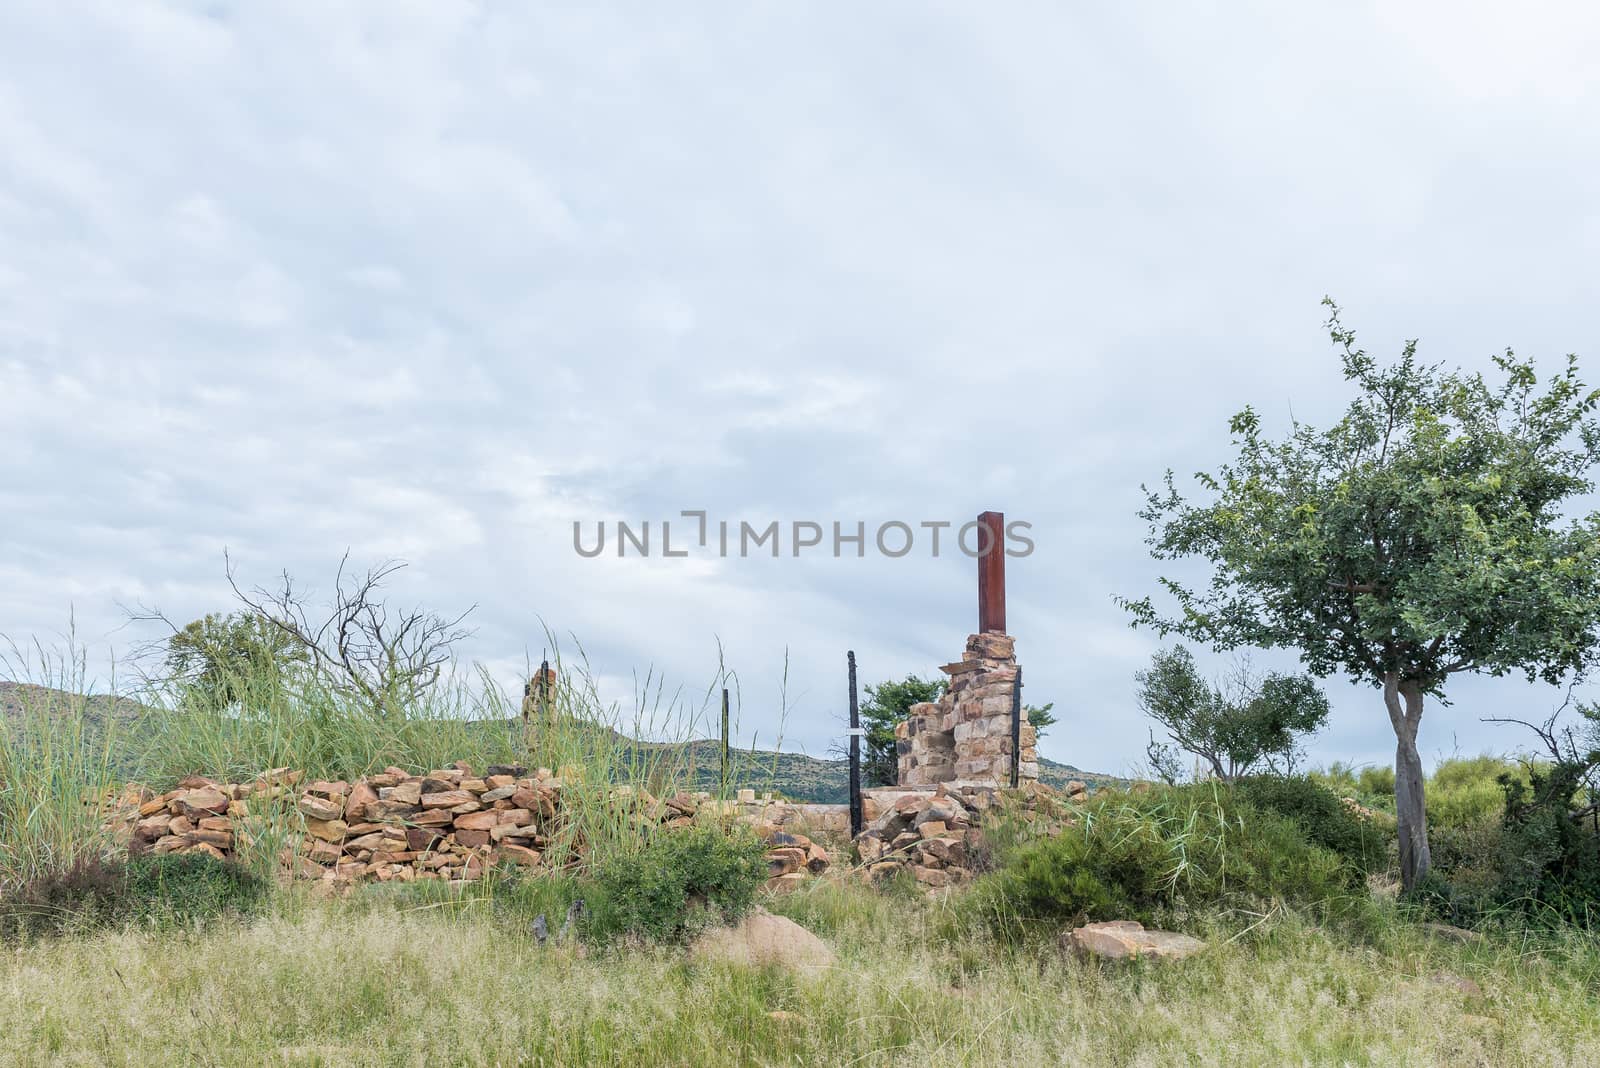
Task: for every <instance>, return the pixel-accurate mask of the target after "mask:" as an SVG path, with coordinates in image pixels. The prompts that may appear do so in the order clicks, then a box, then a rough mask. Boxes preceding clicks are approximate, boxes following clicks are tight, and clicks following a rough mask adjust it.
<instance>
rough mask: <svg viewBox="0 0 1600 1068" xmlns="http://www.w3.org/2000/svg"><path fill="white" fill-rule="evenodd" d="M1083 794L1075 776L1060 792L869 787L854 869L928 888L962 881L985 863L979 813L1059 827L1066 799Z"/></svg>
mask: <svg viewBox="0 0 1600 1068" xmlns="http://www.w3.org/2000/svg"><path fill="white" fill-rule="evenodd" d="M1087 792H1088V788H1087V787H1086V786H1085V785H1084V784H1083V783H1081V782H1077V781H1074V782H1071V783H1068V784H1067V792H1066V793H1065V794H1061V793H1058V792H1057V791H1055V790H1053V789H1051V788H1050V787H1048V786H1044V785H1041V784H1039V783H1036V782H1030V783H1027V784H1026V785H1024V786H1023V787H1021V788H1019V789H996V788H994V787H989V786H982V785H960V786H957V785H955V784H949V783H940V784H939V785H938V786H936V787H933V788H932V789H915V788H904V787H901V788H894V789H883V790H877V791H874V794H873V798H872V800H873V802H874V803H873V805H872V806H871V807H870V809H869V812H868V813H867V814H868V815H869V816H870V817H872V819H871V822H870V823H869V824H868V825H867V827H866V828H865V829H864V830H863V831H862V832H861V834H860V835H858V836H857V837H856V840H855V846H856V855H857V857H858V858H859V859H860V862H861V869H860V870H861V871H862V872H863V873H864V875H865V877H866V878H868V879H869V880H871V881H873V882H879V881H882V880H885V879H889V878H893V877H894V876H897V875H899V874H901V873H902V872H905V873H909V874H910V876H911V877H912V878H913V879H915V880H916V881H917V882H918V883H921V884H922V885H923V886H926V887H929V888H939V887H944V886H953V885H956V884H959V883H964V882H967V881H968V880H970V879H972V878H973V877H974V876H976V875H978V874H980V873H982V871H984V870H985V869H986V867H987V865H988V846H987V843H986V842H985V840H984V835H983V830H982V828H981V827H980V826H979V825H980V824H981V822H982V821H983V818H984V817H985V815H986V814H988V813H990V812H991V811H992V810H995V809H1000V808H1004V809H1006V810H1007V811H1009V812H1013V813H1015V814H1016V816H1017V817H1018V818H1020V819H1023V820H1027V821H1032V820H1036V819H1041V818H1042V819H1046V820H1050V821H1053V822H1052V826H1054V827H1059V826H1060V823H1061V822H1062V821H1064V820H1069V819H1070V818H1071V816H1070V811H1069V806H1070V803H1072V802H1076V801H1078V800H1080V799H1082V798H1083V797H1085V796H1087Z"/></svg>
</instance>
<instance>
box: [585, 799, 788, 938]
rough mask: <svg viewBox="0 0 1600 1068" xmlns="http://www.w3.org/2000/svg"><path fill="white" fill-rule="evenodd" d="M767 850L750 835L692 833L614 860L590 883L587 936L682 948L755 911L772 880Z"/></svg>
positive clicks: (712, 830)
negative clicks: (680, 943)
mask: <svg viewBox="0 0 1600 1068" xmlns="http://www.w3.org/2000/svg"><path fill="white" fill-rule="evenodd" d="M765 853H766V847H765V846H764V845H763V843H762V842H761V840H760V839H759V838H757V837H756V836H755V835H754V834H753V833H751V832H750V831H749V830H748V829H745V828H742V827H736V828H732V829H730V830H722V829H720V828H717V827H691V828H688V829H685V830H680V831H673V832H668V833H665V834H661V835H658V836H656V837H655V838H653V839H651V840H650V841H649V842H648V843H647V844H646V845H645V846H644V847H643V848H642V849H640V850H639V851H637V852H634V853H624V854H618V855H615V856H612V857H608V858H607V859H605V860H604V861H602V862H601V863H600V865H599V866H598V868H597V869H596V870H595V872H594V875H593V878H592V879H589V880H585V881H584V885H583V891H584V892H585V902H586V904H587V905H588V918H587V922H586V923H585V925H584V933H585V935H586V936H587V937H589V938H590V939H592V940H595V941H608V940H610V939H612V938H615V937H618V936H622V935H634V936H640V937H644V938H649V939H655V940H660V941H676V940H680V939H682V938H683V937H685V936H687V935H689V934H692V933H693V932H694V931H696V930H698V929H700V928H702V927H705V926H707V925H709V924H711V923H715V922H719V921H725V920H735V919H738V918H739V917H740V916H742V915H744V913H745V912H746V911H748V909H749V908H750V903H751V901H752V900H753V899H754V897H755V892H756V889H757V888H758V887H759V886H760V885H761V884H762V883H763V882H764V881H765V880H766V878H767V874H768V873H767V862H766V857H765Z"/></svg>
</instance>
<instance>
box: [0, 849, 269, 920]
mask: <svg viewBox="0 0 1600 1068" xmlns="http://www.w3.org/2000/svg"><path fill="white" fill-rule="evenodd" d="M269 889H270V887H269V885H268V883H267V882H266V880H264V879H262V878H261V877H260V876H258V875H256V874H255V873H253V872H251V871H249V870H248V869H246V868H243V867H241V866H239V865H237V864H232V863H228V862H225V861H219V860H216V859H214V858H212V857H208V856H205V855H202V854H170V855H167V856H152V855H148V854H147V855H143V856H134V857H128V858H120V857H119V858H102V857H93V858H87V859H84V860H80V861H79V862H78V863H76V864H74V865H73V866H72V867H70V868H66V869H64V870H61V871H57V872H54V873H51V874H49V875H44V876H40V877H38V878H35V879H33V880H31V881H29V882H27V883H24V884H22V885H21V886H20V887H18V888H17V889H16V890H14V891H13V892H12V893H10V894H8V895H7V896H6V897H5V898H4V900H0V934H3V935H4V936H6V937H20V938H33V937H39V936H42V935H54V934H66V933H71V932H78V931H84V930H92V929H95V928H107V927H123V926H130V925H132V926H159V927H188V926H191V925H193V924H195V923H199V922H202V921H205V920H209V919H212V918H214V917H217V916H220V915H223V914H225V913H235V914H239V915H246V914H249V913H252V912H254V911H256V910H257V909H258V908H259V907H260V906H261V904H262V903H263V902H264V901H265V900H266V897H267V893H268V890H269Z"/></svg>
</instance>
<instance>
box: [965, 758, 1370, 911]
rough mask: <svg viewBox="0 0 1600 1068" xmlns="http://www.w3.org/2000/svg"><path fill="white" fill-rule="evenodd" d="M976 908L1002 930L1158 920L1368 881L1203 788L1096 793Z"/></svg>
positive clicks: (980, 897)
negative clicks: (1074, 818) (1071, 821)
mask: <svg viewBox="0 0 1600 1068" xmlns="http://www.w3.org/2000/svg"><path fill="white" fill-rule="evenodd" d="M1002 859H1003V862H1004V866H1003V867H1002V868H1001V869H1000V870H998V871H996V872H994V873H993V874H991V875H988V876H985V877H984V878H983V879H981V880H980V881H979V882H978V884H977V885H976V888H975V893H974V896H973V901H974V904H975V906H976V907H977V908H978V910H979V912H980V914H981V915H982V916H983V917H984V918H985V919H986V920H987V921H988V922H989V923H990V924H992V925H993V926H995V927H997V928H998V929H999V930H1000V931H1001V932H1003V933H1008V934H1014V933H1017V932H1018V931H1020V930H1021V929H1023V928H1025V927H1027V926H1030V925H1033V924H1038V923H1044V924H1049V925H1057V924H1069V923H1081V922H1085V921H1094V920H1111V919H1136V920H1141V921H1145V922H1151V921H1155V920H1157V919H1158V918H1159V917H1160V916H1162V915H1163V914H1169V913H1172V912H1178V911H1185V910H1189V909H1194V908H1202V907H1210V906H1217V905H1227V904H1230V903H1239V904H1243V903H1256V902H1260V901H1263V900H1273V899H1286V900H1293V901H1298V902H1305V903H1315V902H1323V901H1328V900H1330V899H1342V898H1344V897H1345V896H1346V895H1347V894H1348V893H1349V892H1350V891H1351V890H1352V889H1353V888H1355V887H1356V886H1358V885H1359V883H1360V881H1361V873H1360V871H1359V869H1357V868H1356V867H1355V866H1353V865H1351V864H1349V863H1346V862H1345V861H1344V860H1342V859H1341V858H1340V857H1339V855H1338V854H1336V853H1334V852H1333V851H1331V850H1328V849H1325V848H1323V847H1321V846H1317V845H1313V844H1311V843H1310V842H1308V841H1307V839H1306V836H1305V833H1304V832H1303V831H1302V830H1301V829H1300V826H1299V825H1298V824H1297V823H1296V822H1294V821H1293V820H1290V819H1288V818H1286V817H1283V816H1279V815H1277V814H1275V813H1272V812H1265V811H1261V810H1260V809H1258V808H1256V807H1254V806H1252V805H1248V804H1245V803H1243V802H1242V801H1240V800H1239V798H1238V797H1237V796H1236V795H1235V794H1234V793H1233V792H1232V791H1231V790H1230V789H1229V788H1228V787H1226V786H1224V785H1221V784H1217V783H1202V784H1197V785H1191V786H1181V787H1171V788H1165V789H1156V790H1151V791H1149V792H1148V793H1144V794H1113V795H1106V796H1103V797H1097V798H1096V799H1095V800H1093V801H1091V802H1089V803H1088V804H1087V805H1085V806H1084V808H1083V810H1082V812H1081V814H1080V816H1079V818H1078V821H1077V823H1076V824H1073V825H1069V826H1066V827H1063V828H1062V829H1061V831H1060V834H1059V835H1057V836H1056V837H1049V838H1039V839H1035V840H1033V841H1029V842H1026V843H1024V844H1021V845H1019V846H1017V847H1016V848H1015V849H1013V850H1010V851H1009V853H1008V855H1006V856H1005V857H1003V858H1002Z"/></svg>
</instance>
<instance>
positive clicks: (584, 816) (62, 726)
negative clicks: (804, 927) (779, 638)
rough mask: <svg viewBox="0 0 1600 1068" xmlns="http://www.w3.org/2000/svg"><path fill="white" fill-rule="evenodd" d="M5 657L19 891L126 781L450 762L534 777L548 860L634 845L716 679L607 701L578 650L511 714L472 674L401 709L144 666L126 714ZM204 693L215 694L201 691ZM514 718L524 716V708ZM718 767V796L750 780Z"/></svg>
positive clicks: (296, 684) (7, 842) (93, 845)
mask: <svg viewBox="0 0 1600 1068" xmlns="http://www.w3.org/2000/svg"><path fill="white" fill-rule="evenodd" d="M27 652H28V654H29V655H26V656H25V655H23V651H22V650H19V649H17V648H15V647H13V649H12V651H11V654H10V656H9V658H8V660H7V661H6V663H5V664H4V666H5V668H6V669H7V670H6V672H5V674H7V675H9V676H11V677H13V678H15V679H18V680H25V681H28V682H30V683H35V684H36V685H35V686H34V687H33V688H31V689H28V690H26V691H24V692H25V694H26V695H27V696H28V697H29V698H30V699H29V700H28V701H26V702H25V705H26V707H25V708H23V709H22V710H21V711H20V712H19V713H18V714H16V715H13V716H7V717H4V718H3V722H0V785H3V786H4V787H5V788H4V789H3V790H0V880H11V881H16V880H22V879H27V878H29V877H32V876H35V875H38V874H40V873H42V872H45V871H49V870H60V869H62V868H64V867H67V866H69V865H70V864H71V863H72V862H73V861H74V860H75V859H76V858H77V857H79V856H81V855H83V854H84V853H86V852H93V851H96V850H101V849H104V848H105V847H106V842H105V837H104V835H103V834H102V833H101V827H100V824H101V822H102V819H103V808H101V807H98V806H96V805H95V804H94V803H93V802H94V801H95V800H97V799H100V798H103V797H104V796H105V795H106V794H107V793H108V791H110V790H112V789H113V788H114V787H115V786H117V785H120V783H122V782H126V781H130V780H133V781H138V782H140V783H143V784H145V785H147V786H149V787H151V788H153V789H156V790H164V789H168V788H170V787H172V786H173V785H175V784H176V783H177V782H178V781H180V780H181V779H183V778H184V777H186V776H189V775H203V776H207V777H209V778H213V779H216V780H218V781H222V782H245V781H249V780H251V779H253V778H255V777H256V776H257V775H259V774H261V773H262V772H264V771H268V770H270V769H275V768H291V769H294V770H297V771H300V772H302V773H304V774H305V775H306V776H307V777H308V778H309V779H344V780H347V781H354V780H355V779H358V778H360V777H362V776H364V775H368V774H371V773H373V772H376V771H380V770H382V769H384V768H387V767H398V768H401V769H403V770H405V771H407V772H411V773H421V772H427V771H430V770H434V769H437V768H444V767H449V766H451V765H452V764H454V763H456V762H457V761H465V762H466V763H467V764H469V765H471V766H472V767H473V769H474V770H476V771H478V772H479V773H480V774H481V773H482V772H483V771H484V769H485V768H486V767H488V766H489V765H492V764H507V765H510V764H518V765H523V766H525V767H528V768H529V769H539V768H548V769H551V771H553V772H554V773H555V774H557V775H558V776H559V777H560V779H561V781H562V808H563V813H564V820H563V824H562V830H561V833H560V834H558V835H557V836H556V837H555V839H554V840H553V842H552V844H551V850H550V855H549V859H550V860H551V862H553V863H556V864H562V863H566V862H568V861H571V860H574V859H582V860H583V861H584V862H586V863H592V862H599V861H601V860H603V859H605V858H606V857H610V856H613V855H616V854H619V853H623V854H626V853H631V852H635V851H637V850H640V849H642V848H644V847H645V846H646V845H647V844H648V841H649V839H650V837H651V835H652V833H653V829H654V828H655V827H656V825H657V824H658V822H659V821H658V820H657V819H656V818H655V813H654V812H653V811H651V810H652V808H653V804H654V799H659V798H662V797H664V796H670V795H671V794H673V793H676V792H678V791H680V790H684V789H690V788H692V786H693V783H694V781H695V772H696V769H695V767H694V765H693V763H692V761H693V759H694V750H693V747H689V746H684V745H682V744H681V743H685V742H688V741H689V740H690V739H692V738H694V737H696V736H697V735H700V734H702V733H703V728H704V726H705V725H706V724H708V723H709V722H710V713H711V711H712V709H713V708H714V707H715V705H716V704H717V699H718V698H719V696H720V690H721V685H722V683H723V682H724V681H725V680H727V679H729V678H731V677H732V676H731V673H730V672H728V671H727V670H726V668H719V671H718V675H717V678H716V679H714V680H713V683H712V685H711V686H709V687H707V689H706V690H705V691H704V692H703V693H702V694H698V695H688V696H686V694H685V692H684V690H683V689H682V688H678V689H669V688H668V687H667V685H666V683H665V682H664V680H663V679H662V678H661V676H660V675H659V674H658V673H656V672H654V671H651V672H647V673H646V674H645V675H644V676H643V677H642V678H636V680H635V684H634V693H633V695H632V699H631V702H629V703H624V702H620V701H607V700H605V699H604V698H603V697H602V694H601V687H600V684H599V682H598V680H597V678H596V676H595V674H594V672H593V671H592V670H591V668H590V665H589V662H588V660H587V657H586V656H585V655H584V654H583V651H582V649H581V647H579V649H578V650H577V655H576V656H575V658H573V659H571V660H567V659H565V658H563V657H562V656H561V654H560V650H559V648H558V649H557V651H556V655H555V657H554V663H553V667H554V669H555V672H556V683H555V685H554V686H553V688H551V690H550V692H549V694H548V700H544V701H539V702H536V703H535V704H534V706H533V707H531V708H527V709H525V708H524V704H525V702H524V700H523V696H522V695H521V694H512V693H508V692H507V691H506V690H505V688H504V687H503V686H501V685H500V684H499V683H498V682H497V681H496V680H495V679H494V678H492V677H491V676H490V674H489V673H488V672H487V671H485V670H482V669H481V668H471V669H467V668H459V669H458V670H455V671H452V672H450V673H448V674H446V675H445V676H444V677H443V678H442V679H441V680H440V681H439V682H438V683H437V684H436V685H435V686H434V687H432V688H431V689H429V690H427V691H426V692H425V693H424V694H423V695H422V696H421V697H420V698H419V699H417V700H415V701H412V702H410V703H408V704H406V705H404V706H403V707H393V706H387V705H374V704H373V703H372V702H371V701H369V700H367V699H365V698H363V697H362V696H361V695H360V694H358V693H356V692H355V691H353V690H352V689H350V688H348V687H342V686H340V685H338V682H337V680H336V679H330V678H329V677H327V676H325V675H320V674H317V673H314V672H311V671H306V670H280V669H277V668H274V667H268V668H262V667H260V666H259V665H258V666H254V667H252V668H250V669H249V672H248V673H247V674H244V675H238V674H235V675H232V676H229V677H227V678H226V679H225V680H224V681H225V683H226V685H225V686H224V687H220V688H219V689H222V690H225V691H226V692H227V693H228V694H229V695H230V698H229V700H227V701H226V702H223V701H217V700H208V699H207V697H206V693H205V692H203V691H201V690H199V689H198V688H196V687H193V686H188V685H185V683H184V681H183V680H182V679H179V678H175V677H173V676H171V675H166V674H162V673H161V672H160V671H159V670H154V671H147V672H146V673H145V674H144V675H143V677H142V679H141V682H140V684H139V686H138V689H137V691H136V693H137V698H138V700H137V702H132V701H128V702H124V703H123V704H120V705H117V707H118V708H120V709H122V710H123V711H124V712H125V713H126V712H127V711H128V710H130V709H131V710H135V712H136V714H131V715H118V716H112V715H109V714H108V713H107V709H108V708H109V707H111V704H112V703H113V700H114V699H112V698H108V697H93V696H85V695H86V694H88V693H89V691H90V690H91V689H92V688H93V687H92V686H91V685H90V681H89V679H88V678H87V675H86V671H85V667H84V665H85V664H86V661H87V658H86V657H85V656H84V654H83V652H82V650H81V649H80V648H78V647H77V646H76V645H75V644H74V643H73V642H71V641H70V640H69V642H68V646H67V651H66V652H63V653H51V652H49V651H46V650H45V649H44V648H43V647H42V646H36V647H34V648H32V649H30V650H28V651H27ZM213 692H215V691H213ZM525 711H526V712H527V713H528V714H526V715H525V714H524V712H525ZM754 770H756V769H754V767H753V765H752V764H751V762H748V761H742V762H736V763H735V764H734V767H733V771H734V777H733V778H732V779H731V780H730V781H729V782H727V783H726V784H724V786H723V788H724V789H725V790H727V791H730V792H731V791H733V790H737V789H738V788H739V787H740V786H741V785H743V781H742V776H744V775H748V774H749V773H751V772H752V771H754ZM247 830H248V834H245V835H241V836H240V852H241V859H243V860H245V861H246V862H247V863H249V864H251V865H253V866H256V867H258V868H260V869H262V870H263V871H265V870H268V869H270V868H271V867H272V866H273V865H275V864H276V863H277V862H278V857H279V855H280V853H281V851H282V849H283V847H284V846H285V845H288V844H290V843H292V842H293V841H294V840H295V839H296V838H297V837H298V835H299V833H300V820H299V817H298V816H297V815H296V814H295V813H294V811H293V809H292V807H291V806H290V805H288V804H287V803H280V804H278V805H276V806H270V805H256V806H255V807H254V808H253V810H252V812H251V815H250V817H249V822H248V827H247Z"/></svg>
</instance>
